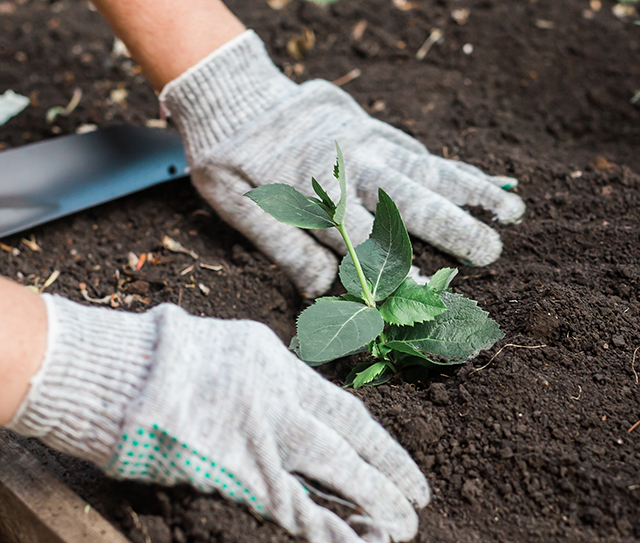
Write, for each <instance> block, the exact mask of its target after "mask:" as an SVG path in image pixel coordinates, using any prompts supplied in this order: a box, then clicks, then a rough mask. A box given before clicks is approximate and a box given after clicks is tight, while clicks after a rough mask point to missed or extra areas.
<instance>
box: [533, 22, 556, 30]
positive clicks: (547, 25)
mask: <svg viewBox="0 0 640 543" xmlns="http://www.w3.org/2000/svg"><path fill="white" fill-rule="evenodd" d="M536 26H537V27H538V28H540V29H541V30H553V29H554V28H555V27H556V25H555V23H554V22H553V21H547V20H546V19H538V20H537V21H536Z"/></svg>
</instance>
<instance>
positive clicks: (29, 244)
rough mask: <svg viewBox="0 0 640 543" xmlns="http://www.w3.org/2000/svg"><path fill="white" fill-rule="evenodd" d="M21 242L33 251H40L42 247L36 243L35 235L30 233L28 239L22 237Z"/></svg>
mask: <svg viewBox="0 0 640 543" xmlns="http://www.w3.org/2000/svg"><path fill="white" fill-rule="evenodd" d="M22 243H24V244H25V245H26V246H27V247H29V249H31V250H32V251H33V252H34V253H41V252H42V247H40V245H38V244H37V243H36V237H35V236H34V235H33V234H31V238H30V239H26V238H22Z"/></svg>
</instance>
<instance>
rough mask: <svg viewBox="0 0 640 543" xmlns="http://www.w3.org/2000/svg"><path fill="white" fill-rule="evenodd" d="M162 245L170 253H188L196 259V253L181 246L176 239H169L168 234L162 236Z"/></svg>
mask: <svg viewBox="0 0 640 543" xmlns="http://www.w3.org/2000/svg"><path fill="white" fill-rule="evenodd" d="M162 246H163V247H164V248H165V249H167V250H169V251H171V252H172V253H184V254H186V255H189V256H190V257H191V258H193V259H194V260H197V259H198V255H197V254H196V253H194V252H193V251H190V250H189V249H187V248H185V247H183V246H182V244H181V243H178V242H177V241H176V240H174V239H171V238H170V237H169V236H164V237H163V238H162Z"/></svg>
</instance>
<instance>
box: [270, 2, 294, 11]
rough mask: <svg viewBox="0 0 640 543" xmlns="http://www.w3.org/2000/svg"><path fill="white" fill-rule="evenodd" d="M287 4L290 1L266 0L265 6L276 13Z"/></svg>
mask: <svg viewBox="0 0 640 543" xmlns="http://www.w3.org/2000/svg"><path fill="white" fill-rule="evenodd" d="M289 2H291V0H267V5H268V6H269V7H270V8H271V9H275V10H276V11H278V10H281V9H282V8H283V7H285V6H286V5H287V4H288V3H289Z"/></svg>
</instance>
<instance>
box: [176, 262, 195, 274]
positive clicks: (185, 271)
mask: <svg viewBox="0 0 640 543" xmlns="http://www.w3.org/2000/svg"><path fill="white" fill-rule="evenodd" d="M195 266H196V265H195V264H191V266H189V267H188V268H185V269H184V270H182V271H181V272H180V275H187V274H188V273H191V272H192V271H193V268H195Z"/></svg>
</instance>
